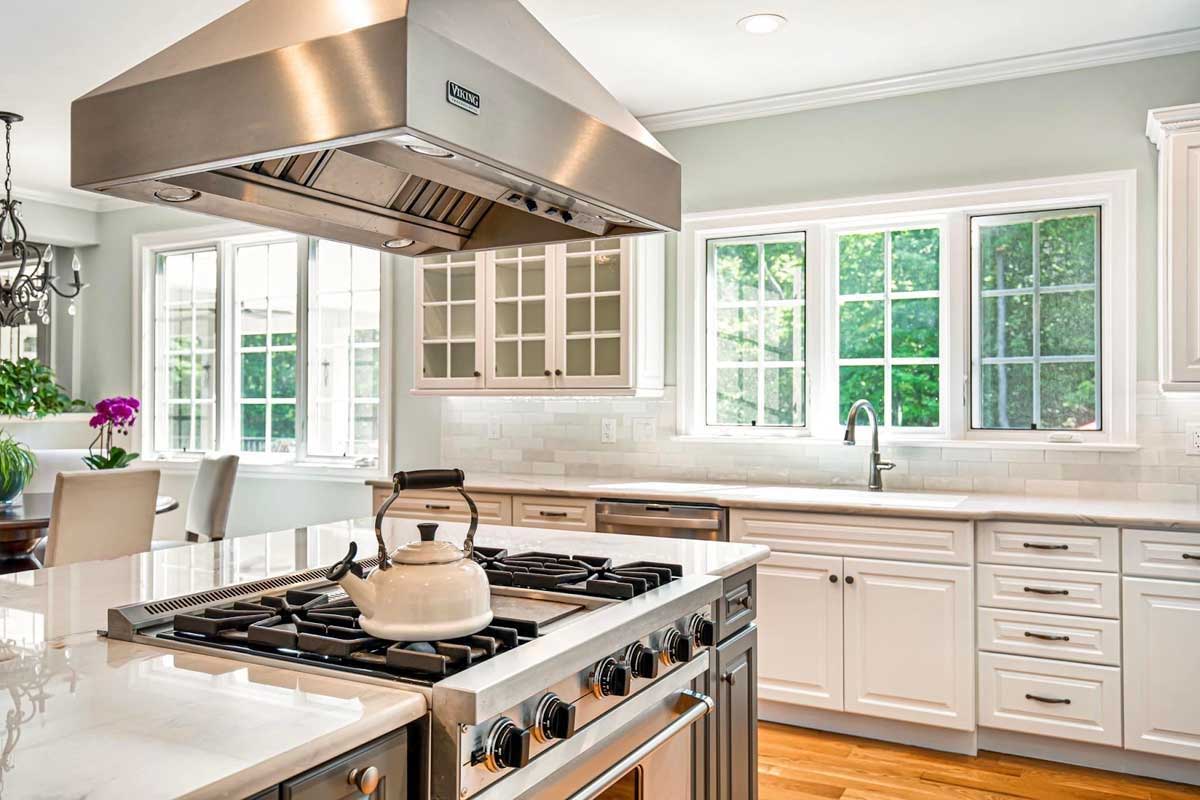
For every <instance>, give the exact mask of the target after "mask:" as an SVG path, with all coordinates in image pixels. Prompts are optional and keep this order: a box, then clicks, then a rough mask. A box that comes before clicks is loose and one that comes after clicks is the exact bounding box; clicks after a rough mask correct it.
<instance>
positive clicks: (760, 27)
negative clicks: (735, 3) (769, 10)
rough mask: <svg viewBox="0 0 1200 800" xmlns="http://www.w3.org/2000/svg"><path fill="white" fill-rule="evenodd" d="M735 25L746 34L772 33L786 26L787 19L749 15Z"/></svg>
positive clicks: (775, 16) (769, 15)
mask: <svg viewBox="0 0 1200 800" xmlns="http://www.w3.org/2000/svg"><path fill="white" fill-rule="evenodd" d="M737 24H738V27H739V28H741V29H742V30H744V31H745V32H746V33H759V34H761V33H774V32H775V31H777V30H779V29H780V28H782V27H783V26H784V25H786V24H787V17H784V16H782V15H780V14H751V15H750V16H748V17H742V18H741V19H739V20H738V23H737Z"/></svg>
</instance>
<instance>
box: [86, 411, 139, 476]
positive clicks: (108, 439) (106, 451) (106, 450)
mask: <svg viewBox="0 0 1200 800" xmlns="http://www.w3.org/2000/svg"><path fill="white" fill-rule="evenodd" d="M140 408H141V403H139V402H138V399H137V398H136V397H106V398H105V399H103V400H101V401H100V402H99V403H96V413H95V415H94V416H93V417H92V418H91V420H89V421H88V425H90V426H91V427H92V428H94V429H96V431H97V432H96V438H95V439H93V440H92V443H91V444H90V445H88V455H87V456H86V457H84V459H83V463H85V464H87V465H88V466H89V467H91V468H92V469H124V468H125V467H128V466H129V465H130V464H132V463H133V462H134V461H135V460H137V457H138V455H139V454H138V453H130V452H129V451H127V450H126V449H125V448H123V447H120V446H118V445H114V444H113V434H116V433H120V434H126V433H129V431H130V430H131V429H132V428H133V423H134V422H136V421H137V413H138V410H139V409H140ZM97 450H99V452H96V451H97Z"/></svg>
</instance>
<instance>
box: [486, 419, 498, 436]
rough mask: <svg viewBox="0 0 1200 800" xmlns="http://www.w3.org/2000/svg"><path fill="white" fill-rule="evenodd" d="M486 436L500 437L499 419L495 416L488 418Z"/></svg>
mask: <svg viewBox="0 0 1200 800" xmlns="http://www.w3.org/2000/svg"><path fill="white" fill-rule="evenodd" d="M488 438H489V439H499V438H500V420H499V419H497V418H496V417H489V418H488Z"/></svg>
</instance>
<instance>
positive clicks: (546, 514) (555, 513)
mask: <svg viewBox="0 0 1200 800" xmlns="http://www.w3.org/2000/svg"><path fill="white" fill-rule="evenodd" d="M538 513H539V514H541V515H542V516H543V517H565V516H566V515H567V512H565V511H539V512H538Z"/></svg>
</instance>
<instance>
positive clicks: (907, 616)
mask: <svg viewBox="0 0 1200 800" xmlns="http://www.w3.org/2000/svg"><path fill="white" fill-rule="evenodd" d="M844 571H845V579H844V580H845V583H846V587H845V590H844V597H845V600H844V602H845V605H846V608H845V637H846V644H845V659H846V665H845V682H846V686H845V708H846V710H847V711H852V712H855V713H858V714H868V715H870V716H876V717H887V718H889V719H898V720H904V721H908V722H920V723H924V724H927V725H937V726H940V727H945V728H955V729H959V730H970V729H971V728H973V727H974V725H975V660H974V655H975V652H974V651H975V637H974V613H973V612H974V609H973V603H972V591H971V583H972V575H971V568H970V567H951V566H941V565H933V564H907V563H902V562H890V561H870V560H866V559H857V558H847V559H846V562H845V567H844Z"/></svg>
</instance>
